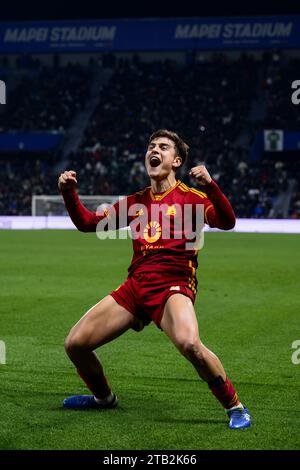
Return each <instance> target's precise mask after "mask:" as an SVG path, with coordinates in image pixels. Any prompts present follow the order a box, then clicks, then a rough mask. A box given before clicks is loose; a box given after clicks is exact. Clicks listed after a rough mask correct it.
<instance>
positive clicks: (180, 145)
mask: <svg viewBox="0 0 300 470" xmlns="http://www.w3.org/2000/svg"><path fill="white" fill-rule="evenodd" d="M159 137H167V139H170V140H172V141H173V142H174V144H175V149H176V152H177V155H179V157H180V158H181V160H182V163H181V165H180V166H182V165H183V164H184V162H185V161H186V159H187V157H188V154H189V149H190V148H189V146H188V145H187V144H186V143H185V142H184V141H183V140H182V139H181V138H180V137H179V135H178V134H176V133H175V132H172V131H168V130H167V129H159V130H158V131H155V132H153V134H152V135H151V136H150V138H149V144H150V142H152V140H154V139H158V138H159Z"/></svg>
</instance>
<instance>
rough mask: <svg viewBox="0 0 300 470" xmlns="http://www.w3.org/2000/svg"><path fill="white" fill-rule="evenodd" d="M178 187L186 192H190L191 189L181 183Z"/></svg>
mask: <svg viewBox="0 0 300 470" xmlns="http://www.w3.org/2000/svg"><path fill="white" fill-rule="evenodd" d="M178 188H179V189H181V191H183V192H184V193H189V192H190V190H189V189H186V188H185V187H184V186H183V184H180V185H179V186H178Z"/></svg>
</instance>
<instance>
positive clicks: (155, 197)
mask: <svg viewBox="0 0 300 470" xmlns="http://www.w3.org/2000/svg"><path fill="white" fill-rule="evenodd" d="M180 183H181V181H177V183H176V184H175V186H172V187H171V188H169V189H167V191H165V192H164V193H163V194H155V193H154V194H153V192H152V190H150V196H151V199H152V200H153V201H161V200H162V199H163V198H164V197H165V196H166V195H167V194H169V193H170V192H171V191H173V189H175V188H177V187H178V186H179V185H180Z"/></svg>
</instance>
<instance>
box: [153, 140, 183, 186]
mask: <svg viewBox="0 0 300 470" xmlns="http://www.w3.org/2000/svg"><path fill="white" fill-rule="evenodd" d="M180 164H181V158H180V157H179V156H178V155H177V154H176V147H175V143H174V142H173V141H172V140H170V139H168V138H167V137H158V138H157V139H154V140H152V141H151V142H150V144H149V145H148V148H147V152H146V155H145V166H146V170H147V173H148V175H149V176H150V178H152V179H154V180H157V181H160V180H162V179H164V178H167V177H168V176H169V175H170V173H171V171H172V170H176V169H177V168H178V167H179V166H180Z"/></svg>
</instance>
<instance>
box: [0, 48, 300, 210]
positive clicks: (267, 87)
mask: <svg viewBox="0 0 300 470" xmlns="http://www.w3.org/2000/svg"><path fill="white" fill-rule="evenodd" d="M108 63H109V67H110V68H112V74H111V76H110V79H109V81H108V83H107V84H106V85H105V86H104V87H103V88H102V90H101V91H100V92H99V95H98V96H97V102H98V104H97V106H96V108H95V110H94V113H93V114H92V116H91V118H90V120H89V122H88V123H87V126H86V130H85V133H84V137H83V139H82V142H81V144H80V146H79V148H78V149H77V150H76V151H74V152H72V153H71V154H70V155H69V157H68V168H70V169H74V170H76V171H77V176H78V181H79V191H80V193H81V194H88V195H93V194H94V195H97V194H104V195H105V194H106V195H110V194H130V193H133V192H134V191H137V190H139V189H140V188H142V187H144V186H145V185H147V184H149V181H148V177H147V174H146V172H145V168H144V155H145V151H146V147H147V144H148V139H149V136H150V134H151V133H152V132H154V131H155V130H157V129H159V128H167V129H170V130H173V131H175V132H178V134H179V135H180V136H181V137H182V138H183V139H184V140H185V141H186V142H187V143H188V144H189V146H190V156H189V160H188V162H187V164H186V165H185V166H184V167H183V168H182V169H181V170H180V172H179V174H178V177H179V178H180V179H182V180H183V181H184V182H185V183H186V184H189V185H193V184H194V182H193V181H191V180H190V179H189V177H188V169H189V168H190V167H192V166H195V165H197V164H199V163H205V164H206V165H207V168H208V170H209V171H210V173H211V175H212V177H213V178H214V179H215V180H216V181H217V182H218V183H219V185H220V186H221V188H222V189H223V190H224V192H225V194H226V195H227V196H228V197H229V199H230V201H231V202H232V205H233V207H234V209H235V212H236V214H237V216H238V217H257V218H264V217H293V218H300V193H299V187H298V186H297V184H296V183H295V184H294V185H290V182H291V180H294V181H296V182H297V180H299V167H300V166H299V160H300V158H299V157H298V156H295V158H294V160H292V161H289V162H287V161H282V160H283V159H282V158H281V159H280V158H278V157H280V155H279V156H277V157H276V155H275V156H274V155H272V156H271V155H269V156H268V155H267V154H266V153H265V154H264V157H263V158H262V159H261V160H259V161H256V162H253V161H252V160H251V159H250V151H249V150H250V147H251V143H252V141H253V139H254V136H255V134H256V132H257V131H260V130H263V129H266V128H270V129H271V128H277V129H278V128H280V129H289V130H298V131H300V113H299V111H298V109H297V107H296V106H294V105H292V104H291V100H290V94H291V91H290V90H291V87H290V83H289V80H290V77H292V76H293V77H294V78H295V76H296V75H297V71H298V70H299V73H298V77H300V68H299V64H300V61H299V60H290V59H289V60H286V59H285V58H284V56H282V55H281V54H280V53H279V52H277V51H275V52H266V53H265V54H264V55H263V57H262V58H261V59H260V60H257V59H254V58H253V56H251V55H250V54H246V53H245V54H242V55H241V56H239V58H237V59H235V60H232V59H230V60H229V58H228V57H227V55H226V54H225V53H216V54H214V55H213V56H212V57H210V58H209V60H207V59H206V58H203V57H202V56H201V54H198V55H196V54H195V55H194V56H189V60H188V61H187V62H186V63H185V64H178V63H175V62H173V61H170V60H165V61H163V62H162V61H153V62H144V61H141V60H140V58H139V57H138V56H133V58H130V59H124V58H118V59H116V58H114V57H113V56H111V57H110V60H108ZM37 69H38V70H39V72H38V73H36V70H37ZM33 70H34V73H36V76H34V78H31V79H29V78H28V77H24V80H23V81H22V83H21V84H20V85H19V87H18V88H17V89H16V90H15V92H14V95H13V97H14V99H13V104H12V105H11V107H10V110H9V112H8V115H7V116H6V117H5V122H4V121H3V119H2V120H1V117H0V127H1V122H2V128H4V129H22V130H25V131H26V130H27V131H28V130H34V129H36V127H38V128H39V129H56V130H59V129H60V127H62V128H63V129H66V128H67V127H68V125H70V122H71V119H72V117H73V116H74V115H76V113H77V112H78V111H79V110H82V109H84V105H85V102H86V100H87V98H88V97H89V95H88V93H89V91H88V89H89V87H88V86H87V83H89V76H90V73H91V70H90V68H89V67H86V68H84V67H82V66H79V65H74V64H73V65H69V66H68V67H65V68H63V67H59V66H57V67H56V68H55V67H53V69H51V68H45V67H39V68H37V67H33ZM32 80H35V81H34V82H33V81H32ZM33 83H34V87H33V86H32V84H33ZM287 84H288V92H287V93H288V99H285V98H284V96H283V95H284V93H286V88H285V87H286V86H287ZM58 90H59V93H58V95H57V92H58ZM24 96H25V97H26V99H24ZM287 103H288V104H287ZM2 118H3V116H2ZM55 158H56V159H57V160H58V161H59V154H58V155H56V156H55V157H53V155H52V160H51V159H50V160H49V158H48V157H46V156H45V157H43V158H40V157H39V159H38V163H37V164H33V173H32V174H31V176H30V170H29V167H27V169H26V165H25V166H24V167H22V168H20V166H19V168H18V171H15V168H17V167H15V166H14V163H13V160H11V161H10V160H9V159H8V158H6V163H5V165H4V166H2V163H1V167H2V170H1V173H0V191H1V192H2V191H3V188H4V196H3V195H2V196H0V212H1V213H5V214H11V213H14V214H30V211H31V205H30V201H31V194H56V191H57V190H56V183H54V175H53V171H52V172H51V165H52V168H53V165H54V163H55V161H53V160H55ZM51 161H52V163H51ZM56 163H57V161H56ZM3 168H6V170H4V171H3ZM26 172H27V173H26ZM46 172H48V174H50V173H51V175H52V176H51V178H50V179H49V178H48V179H47V178H45V175H46ZM8 174H9V175H11V176H10V177H8V178H7V175H8ZM24 174H26V178H25V180H26V184H25V186H24V183H23V182H22V185H21V188H22V191H21V193H18V192H14V191H13V190H12V187H13V186H17V184H16V183H17V182H18V180H19V179H22V180H23V179H24ZM5 175H6V176H5ZM5 179H8V180H9V181H10V182H7V181H5ZM49 181H50V182H51V184H50V185H49ZM10 183H11V184H10ZM289 188H290V189H291V195H290V203H289V212H288V213H285V212H284V211H281V212H280V210H279V211H277V212H276V211H275V212H274V210H273V207H274V202H275V201H276V198H278V197H279V196H280V194H281V193H282V194H283V193H285V192H286V191H287V190H288V189H289Z"/></svg>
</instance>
